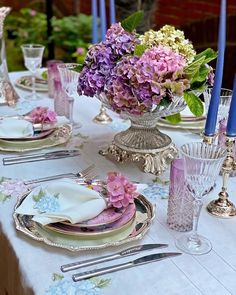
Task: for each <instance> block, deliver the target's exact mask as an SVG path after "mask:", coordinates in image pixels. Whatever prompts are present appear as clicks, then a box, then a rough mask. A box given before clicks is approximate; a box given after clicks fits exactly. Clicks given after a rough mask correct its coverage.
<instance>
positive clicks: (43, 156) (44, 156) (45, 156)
mask: <svg viewBox="0 0 236 295" xmlns="http://www.w3.org/2000/svg"><path fill="white" fill-rule="evenodd" d="M78 155H80V152H79V150H60V151H54V152H48V153H40V154H32V155H24V156H18V157H7V158H3V160H2V161H3V165H13V164H21V163H26V162H27V163H28V162H36V161H42V160H53V159H61V158H66V157H75V156H78Z"/></svg>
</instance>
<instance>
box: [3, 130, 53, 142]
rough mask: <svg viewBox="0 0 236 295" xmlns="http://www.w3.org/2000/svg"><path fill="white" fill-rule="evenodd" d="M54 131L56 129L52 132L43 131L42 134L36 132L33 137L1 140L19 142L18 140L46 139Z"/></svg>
mask: <svg viewBox="0 0 236 295" xmlns="http://www.w3.org/2000/svg"><path fill="white" fill-rule="evenodd" d="M53 131H54V129H50V130H42V131H40V132H35V133H34V134H33V135H32V136H26V137H0V139H4V140H10V141H17V140H38V139H41V138H45V137H46V136H48V135H49V134H51V133H52V132H53Z"/></svg>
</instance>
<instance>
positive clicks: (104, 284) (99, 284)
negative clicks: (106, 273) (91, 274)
mask: <svg viewBox="0 0 236 295" xmlns="http://www.w3.org/2000/svg"><path fill="white" fill-rule="evenodd" d="M91 281H92V282H93V283H94V284H95V285H96V288H100V289H102V288H106V287H107V286H108V285H109V284H110V283H111V279H98V280H92V279H91Z"/></svg>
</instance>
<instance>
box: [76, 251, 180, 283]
mask: <svg viewBox="0 0 236 295" xmlns="http://www.w3.org/2000/svg"><path fill="white" fill-rule="evenodd" d="M181 254H182V253H177V252H169V253H157V254H151V255H148V256H143V257H140V258H138V259H135V260H133V261H129V262H126V263H122V264H117V265H113V266H108V267H104V268H100V269H97V270H91V271H86V272H82V273H78V274H75V275H73V276H72V279H73V281H74V282H78V281H80V280H84V279H89V278H92V277H95V276H101V275H104V274H107V273H111V272H115V271H119V270H122V269H127V268H131V267H134V266H139V265H143V264H146V263H150V262H155V261H160V260H162V259H166V258H170V257H175V256H178V255H181Z"/></svg>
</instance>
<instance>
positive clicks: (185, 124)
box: [156, 118, 205, 132]
mask: <svg viewBox="0 0 236 295" xmlns="http://www.w3.org/2000/svg"><path fill="white" fill-rule="evenodd" d="M156 125H157V126H158V127H162V128H168V129H181V130H191V131H198V132H200V131H201V130H202V129H203V128H204V126H205V118H204V119H203V120H200V121H181V122H179V123H177V124H171V123H169V122H168V121H166V120H165V119H159V120H158V122H157V124H156Z"/></svg>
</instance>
